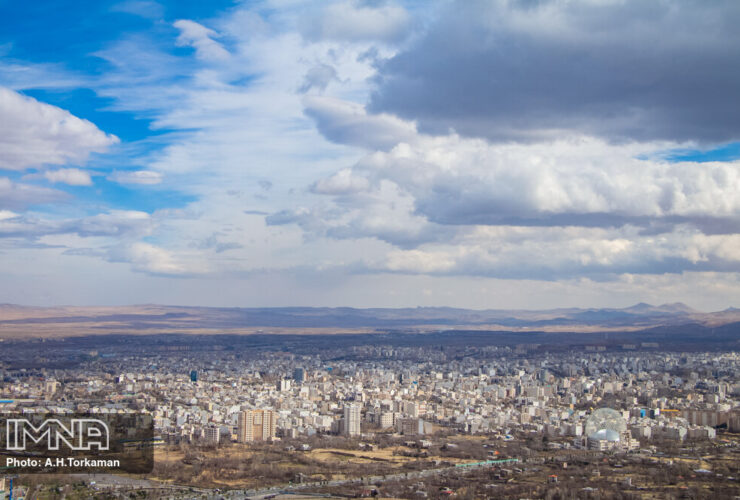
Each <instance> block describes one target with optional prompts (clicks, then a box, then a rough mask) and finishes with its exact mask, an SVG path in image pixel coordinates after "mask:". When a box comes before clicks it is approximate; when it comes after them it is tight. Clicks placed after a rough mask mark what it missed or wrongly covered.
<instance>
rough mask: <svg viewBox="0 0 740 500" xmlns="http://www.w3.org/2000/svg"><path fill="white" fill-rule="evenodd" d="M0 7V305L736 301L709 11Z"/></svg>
mask: <svg viewBox="0 0 740 500" xmlns="http://www.w3.org/2000/svg"><path fill="white" fill-rule="evenodd" d="M0 14H2V15H0V120H1V121H0V277H2V282H3V284H4V286H3V287H2V290H1V291H0V302H12V303H24V304H132V303H145V302H153V303H165V304H192V305H196V304H197V305H228V306H232V305H233V306H271V305H272V306H284V305H315V306H356V307H374V306H391V307H392V306H424V305H450V306H458V307H472V308H509V307H517V308H548V307H561V306H626V305H629V304H632V303H636V302H640V301H644V302H652V303H664V302H675V301H683V302H686V303H688V304H689V305H692V306H695V307H697V308H700V309H705V310H709V309H721V308H725V307H729V306H733V305H734V306H737V305H738V299H740V279H739V278H740V274H738V272H740V234H738V233H740V162H739V160H740V109H738V107H739V106H740V99H737V97H738V96H737V92H738V90H737V89H738V88H740V69H736V68H737V64H736V61H737V58H738V56H740V34H738V33H737V30H736V29H735V26H736V24H735V21H738V22H740V6H738V4H737V3H735V2H733V1H730V0H726V1H718V2H714V3H712V4H711V6H703V7H702V8H699V7H698V6H697V5H696V4H695V2H690V1H688V0H687V1H678V2H672V3H670V4H668V3H666V4H645V3H644V2H641V1H638V0H628V1H622V0H620V1H617V0H614V1H612V0H607V1H605V2H600V3H593V2H589V1H587V0H575V1H573V2H567V3H563V2H555V1H551V0H545V1H543V2H537V3H532V2H528V1H523V0H521V1H519V0H491V1H486V2H484V1H477V0H476V1H459V2H458V1H453V0H443V1H439V2H401V1H392V0H372V1H371V0H332V1H328V2H310V1H301V0H261V1H250V2H239V1H213V2H182V1H180V2H154V1H146V0H141V1H138V0H129V1H121V2H116V1H113V2H94V3H89V4H81V3H80V2H71V1H70V2H54V3H53V4H48V3H46V4H39V3H34V2H0ZM646 47H649V50H648V49H646Z"/></svg>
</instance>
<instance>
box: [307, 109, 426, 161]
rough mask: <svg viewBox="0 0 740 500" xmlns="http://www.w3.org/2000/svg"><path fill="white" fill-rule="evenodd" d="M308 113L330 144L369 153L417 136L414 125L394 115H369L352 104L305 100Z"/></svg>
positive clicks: (388, 147)
mask: <svg viewBox="0 0 740 500" xmlns="http://www.w3.org/2000/svg"><path fill="white" fill-rule="evenodd" d="M303 103H304V105H305V112H306V114H307V115H308V116H310V117H311V118H313V119H314V121H315V122H316V126H317V128H318V129H319V131H320V132H321V133H322V134H323V135H324V136H325V137H326V138H327V139H329V140H330V141H334V142H338V143H340V144H349V145H352V146H359V147H363V148H367V149H381V150H385V149H390V148H392V147H393V146H395V145H396V144H398V143H400V142H405V141H409V140H412V139H413V138H415V136H416V127H415V126H414V124H413V123H409V122H406V121H403V120H400V119H398V118H396V117H395V116H392V115H386V114H378V115H369V114H367V112H366V111H365V108H364V107H363V106H361V105H359V104H355V103H353V102H348V101H343V100H339V99H333V98H330V97H319V96H306V97H305V98H304V99H303Z"/></svg>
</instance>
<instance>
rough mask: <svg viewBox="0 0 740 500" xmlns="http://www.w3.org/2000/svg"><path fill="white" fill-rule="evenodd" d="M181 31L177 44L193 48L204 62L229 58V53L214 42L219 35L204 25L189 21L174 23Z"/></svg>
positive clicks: (181, 20) (183, 20)
mask: <svg viewBox="0 0 740 500" xmlns="http://www.w3.org/2000/svg"><path fill="white" fill-rule="evenodd" d="M173 26H174V27H175V28H177V29H178V30H180V36H178V37H177V44H178V45H180V46H184V47H193V48H194V49H195V53H196V55H197V56H198V57H199V58H200V59H204V60H207V61H209V60H215V61H219V60H224V59H227V58H228V57H229V52H228V51H227V50H226V49H225V48H223V46H222V45H221V44H220V43H218V42H217V41H215V40H214V38H216V37H218V33H216V32H215V31H213V30H212V29H210V28H206V27H205V26H203V25H202V24H198V23H196V22H195V21H189V20H187V19H180V20H178V21H175V22H174V23H173Z"/></svg>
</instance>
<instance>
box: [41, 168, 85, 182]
mask: <svg viewBox="0 0 740 500" xmlns="http://www.w3.org/2000/svg"><path fill="white" fill-rule="evenodd" d="M44 177H45V178H46V180H48V181H49V182H53V183H57V182H61V183H62V184H69V185H70V186H92V179H91V178H90V174H89V173H87V172H85V171H84V170H80V169H79V168H60V169H59V170H47V171H46V172H44Z"/></svg>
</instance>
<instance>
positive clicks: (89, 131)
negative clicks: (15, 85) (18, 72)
mask: <svg viewBox="0 0 740 500" xmlns="http://www.w3.org/2000/svg"><path fill="white" fill-rule="evenodd" d="M0 115H1V116H2V117H3V118H2V120H0V169H6V170H23V169H26V168H29V167H40V166H42V165H62V164H65V163H69V162H78V163H79V162H84V161H85V160H86V159H87V157H88V156H89V155H90V153H93V152H102V151H105V150H106V149H107V148H108V147H109V146H110V145H112V144H115V143H117V142H118V139H117V138H116V137H115V136H113V135H108V134H105V133H104V132H102V131H100V130H99V129H98V128H97V127H96V126H95V125H94V124H92V123H91V122H89V121H87V120H82V119H80V118H77V117H76V116H73V115H72V114H70V113H69V112H68V111H65V110H63V109H60V108H58V107H56V106H51V105H49V104H45V103H42V102H39V101H37V100H36V99H33V98H31V97H26V96H23V95H21V94H19V93H18V92H15V91H13V90H10V89H8V88H3V87H0Z"/></svg>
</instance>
